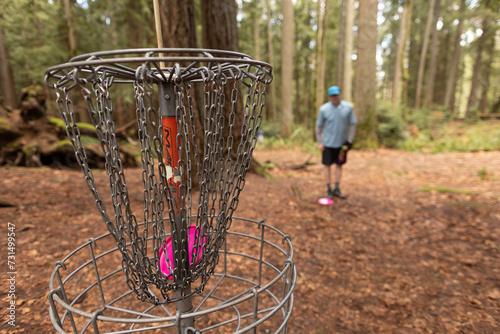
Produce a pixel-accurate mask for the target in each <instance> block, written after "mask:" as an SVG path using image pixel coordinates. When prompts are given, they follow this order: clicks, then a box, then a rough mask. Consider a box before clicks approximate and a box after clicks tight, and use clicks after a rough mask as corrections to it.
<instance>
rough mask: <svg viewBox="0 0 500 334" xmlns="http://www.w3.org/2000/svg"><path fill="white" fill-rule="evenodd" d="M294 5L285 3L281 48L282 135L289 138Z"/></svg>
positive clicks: (290, 131)
mask: <svg viewBox="0 0 500 334" xmlns="http://www.w3.org/2000/svg"><path fill="white" fill-rule="evenodd" d="M292 71H293V4H292V1H291V0H284V1H283V22H282V47H281V127H280V134H281V136H282V137H284V138H288V137H289V136H290V135H291V134H292V124H293V113H292V101H293V100H292V98H293V86H292V83H293V78H292V73H293V72H292Z"/></svg>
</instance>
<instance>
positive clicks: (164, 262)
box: [159, 225, 206, 279]
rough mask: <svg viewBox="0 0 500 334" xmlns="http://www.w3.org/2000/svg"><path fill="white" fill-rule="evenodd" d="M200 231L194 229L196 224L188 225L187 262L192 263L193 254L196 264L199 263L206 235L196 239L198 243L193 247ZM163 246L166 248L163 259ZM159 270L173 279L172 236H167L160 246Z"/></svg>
mask: <svg viewBox="0 0 500 334" xmlns="http://www.w3.org/2000/svg"><path fill="white" fill-rule="evenodd" d="M199 233H200V231H199V230H197V229H196V225H191V226H189V227H188V240H189V245H188V251H189V264H192V263H193V255H194V257H196V264H198V263H200V261H201V257H202V255H203V245H204V244H205V242H206V237H205V238H203V240H199V241H198V245H197V247H196V248H195V244H194V243H195V241H196V237H197V236H198V235H199ZM164 248H167V258H166V259H165V253H164V251H163V249H164ZM159 255H160V270H161V272H162V273H163V274H164V275H165V276H167V278H169V279H173V278H174V277H173V275H172V272H173V271H174V252H173V250H172V237H171V236H170V237H168V238H167V240H165V243H164V244H163V247H162V248H160V253H159Z"/></svg>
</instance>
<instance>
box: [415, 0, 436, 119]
mask: <svg viewBox="0 0 500 334" xmlns="http://www.w3.org/2000/svg"><path fill="white" fill-rule="evenodd" d="M435 6H436V0H431V3H430V4H429V13H428V14H427V24H426V25H425V32H424V42H423V45H422V51H421V52H420V63H419V65H418V78H417V92H416V94H415V95H416V96H415V108H417V109H418V108H420V104H421V96H422V86H423V82H424V73H425V62H426V60H427V48H428V47H429V36H430V34H431V28H432V22H433V21H434V19H433V16H434V15H433V13H434V8H435Z"/></svg>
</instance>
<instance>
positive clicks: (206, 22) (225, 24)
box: [201, 0, 238, 51]
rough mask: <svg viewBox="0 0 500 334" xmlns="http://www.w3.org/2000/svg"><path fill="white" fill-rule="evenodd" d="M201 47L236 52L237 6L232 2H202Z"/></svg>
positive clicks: (205, 0) (226, 0) (207, 0)
mask: <svg viewBox="0 0 500 334" xmlns="http://www.w3.org/2000/svg"><path fill="white" fill-rule="evenodd" d="M201 12H202V14H203V15H202V26H203V47H205V48H209V49H221V50H230V51H238V24H237V21H236V14H237V12H238V5H237V4H236V2H235V1H234V0H202V1H201Z"/></svg>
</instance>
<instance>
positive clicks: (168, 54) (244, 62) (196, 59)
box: [45, 48, 273, 86]
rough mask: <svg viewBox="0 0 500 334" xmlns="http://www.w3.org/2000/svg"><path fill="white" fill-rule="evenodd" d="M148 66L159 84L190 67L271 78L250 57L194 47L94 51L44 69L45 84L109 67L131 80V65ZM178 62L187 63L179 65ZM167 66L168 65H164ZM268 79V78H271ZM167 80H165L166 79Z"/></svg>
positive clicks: (264, 67)
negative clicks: (249, 70)
mask: <svg viewBox="0 0 500 334" xmlns="http://www.w3.org/2000/svg"><path fill="white" fill-rule="evenodd" d="M134 63H135V64H143V65H144V64H148V65H150V66H151V67H152V68H153V69H155V71H156V73H157V75H156V77H157V78H158V79H159V80H160V81H169V80H172V78H173V77H175V76H176V74H175V73H179V71H181V72H183V73H186V72H188V71H189V70H190V69H192V68H196V67H201V66H202V64H206V65H203V67H206V68H210V69H211V70H213V69H217V68H219V69H221V70H220V72H222V70H224V69H227V68H228V67H231V66H232V67H233V68H235V67H238V68H249V67H256V68H259V69H260V70H261V71H263V72H265V73H267V74H269V75H271V73H272V70H273V67H272V66H271V65H270V64H268V63H266V62H263V61H258V60H254V59H252V58H251V57H250V56H248V55H246V54H244V53H241V52H236V51H227V50H216V49H197V48H140V49H119V50H109V51H97V52H92V53H85V54H82V55H78V56H76V57H73V58H72V59H70V61H68V62H66V63H61V64H59V65H54V66H51V67H49V68H47V69H46V70H45V75H46V78H45V81H46V82H47V84H48V85H49V86H53V85H51V84H49V79H50V78H56V79H60V78H62V77H65V76H66V75H67V73H68V71H77V72H80V71H86V72H94V71H96V69H98V70H102V69H103V68H105V69H107V70H109V69H110V68H113V69H115V70H118V71H119V72H121V73H126V74H125V76H126V77H127V76H129V77H133V76H134V74H133V73H135V68H134V69H133V68H129V67H128V66H127V65H131V64H134ZM179 63H182V64H188V65H186V66H180V65H179ZM165 64H171V65H172V66H165ZM271 76H272V75H271ZM167 77H168V78H167Z"/></svg>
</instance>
